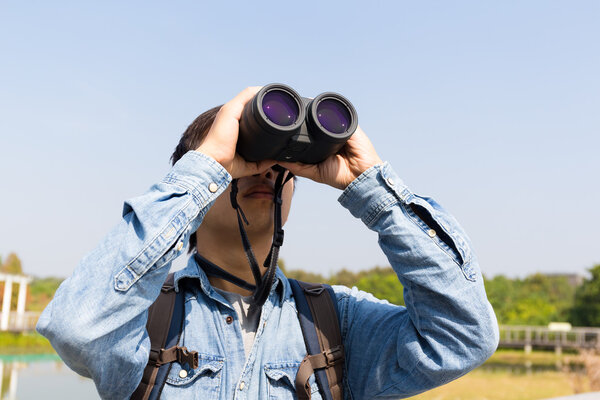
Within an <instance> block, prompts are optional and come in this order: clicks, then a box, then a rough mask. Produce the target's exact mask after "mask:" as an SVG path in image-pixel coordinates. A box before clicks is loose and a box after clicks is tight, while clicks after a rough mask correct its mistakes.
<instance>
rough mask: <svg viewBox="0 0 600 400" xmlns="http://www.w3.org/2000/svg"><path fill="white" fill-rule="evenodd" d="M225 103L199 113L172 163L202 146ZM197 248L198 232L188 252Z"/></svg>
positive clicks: (185, 133) (184, 136)
mask: <svg viewBox="0 0 600 400" xmlns="http://www.w3.org/2000/svg"><path fill="white" fill-rule="evenodd" d="M222 106H223V105H222V104H221V105H220V106H216V107H213V108H211V109H210V110H208V111H205V112H203V113H202V114H200V115H198V117H197V118H196V119H195V120H194V122H192V123H191V124H190V126H188V127H187V129H186V130H185V132H183V135H181V139H179V143H178V144H177V147H175V151H174V152H173V154H172V155H171V165H175V163H176V162H177V161H179V159H180V158H181V157H183V156H184V155H185V153H187V152H188V151H190V150H195V149H197V148H198V147H199V146H200V143H202V141H203V140H204V138H205V137H206V135H207V134H208V131H209V130H210V127H211V126H212V124H213V122H214V120H215V117H216V116H217V113H218V112H219V110H220V109H221V107H222ZM195 249H196V232H194V233H192V235H191V236H190V245H189V246H188V253H191V252H192V251H194V250H195Z"/></svg>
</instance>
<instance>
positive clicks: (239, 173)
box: [196, 86, 276, 179]
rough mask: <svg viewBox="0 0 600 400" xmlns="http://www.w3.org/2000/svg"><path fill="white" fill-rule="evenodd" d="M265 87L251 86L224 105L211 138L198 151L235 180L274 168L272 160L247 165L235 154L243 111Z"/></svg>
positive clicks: (212, 130) (215, 122)
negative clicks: (215, 162) (212, 159)
mask: <svg viewBox="0 0 600 400" xmlns="http://www.w3.org/2000/svg"><path fill="white" fill-rule="evenodd" d="M261 88H262V86H250V87H247V88H246V89H244V90H243V91H241V92H240V93H239V94H238V95H237V96H235V97H234V98H233V99H232V100H230V101H228V102H227V103H225V104H224V105H223V106H222V107H221V109H220V110H219V112H218V113H217V115H216V117H215V120H214V122H213V124H212V126H211V128H210V130H209V131H208V134H207V135H206V137H205V138H204V140H203V141H202V143H201V144H200V146H199V147H198V148H197V149H196V151H199V152H201V153H203V154H206V155H207V156H210V157H212V158H214V159H215V160H216V161H217V162H219V163H220V164H221V165H222V166H223V167H224V168H225V169H226V170H227V172H229V174H230V175H231V177H232V178H233V179H236V178H241V177H244V176H249V175H255V174H260V173H263V172H264V171H266V170H267V169H269V168H270V167H271V166H273V165H275V164H276V162H275V161H273V160H262V161H257V162H247V161H246V160H244V159H243V158H242V156H240V155H239V154H237V153H236V152H235V148H236V145H237V139H238V134H239V128H240V118H241V115H242V110H243V109H244V106H245V105H246V103H247V102H248V101H250V100H251V99H252V97H254V95H255V94H256V93H258V91H259V90H260V89H261Z"/></svg>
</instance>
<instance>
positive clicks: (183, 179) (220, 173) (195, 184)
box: [162, 150, 232, 208]
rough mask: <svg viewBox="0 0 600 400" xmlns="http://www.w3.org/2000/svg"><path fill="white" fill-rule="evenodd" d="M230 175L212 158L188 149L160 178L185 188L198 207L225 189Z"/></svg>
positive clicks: (229, 181) (229, 180)
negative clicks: (165, 174) (162, 177)
mask: <svg viewBox="0 0 600 400" xmlns="http://www.w3.org/2000/svg"><path fill="white" fill-rule="evenodd" d="M231 180H232V178H231V175H230V174H229V172H227V170H226V169H225V168H224V167H223V166H222V165H221V164H219V162H217V161H216V160H215V159H214V158H212V157H210V156H207V155H206V154H204V153H200V152H199V151H195V150H190V151H188V152H187V153H185V154H184V155H183V157H181V158H180V159H179V160H178V161H177V162H176V163H175V165H174V166H173V168H171V171H169V173H168V174H167V176H165V178H164V179H163V180H162V181H163V182H164V183H172V184H175V185H178V186H180V187H182V188H184V189H186V190H187V191H188V192H189V193H190V194H191V195H192V197H193V198H194V201H195V202H196V204H198V206H199V207H200V208H202V207H204V206H205V205H206V204H207V203H209V202H211V201H213V200H214V199H215V198H217V197H218V196H219V195H220V194H221V193H222V192H224V191H225V189H227V186H229V184H230V183H231Z"/></svg>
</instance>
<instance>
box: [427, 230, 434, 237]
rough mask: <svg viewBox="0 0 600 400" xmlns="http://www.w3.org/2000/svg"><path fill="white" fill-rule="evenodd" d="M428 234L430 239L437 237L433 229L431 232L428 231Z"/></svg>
mask: <svg viewBox="0 0 600 400" xmlns="http://www.w3.org/2000/svg"><path fill="white" fill-rule="evenodd" d="M427 234H428V235H429V237H431V238H432V237H435V230H433V229H430V230H428V231H427Z"/></svg>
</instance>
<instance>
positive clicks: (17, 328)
mask: <svg viewBox="0 0 600 400" xmlns="http://www.w3.org/2000/svg"><path fill="white" fill-rule="evenodd" d="M40 314H41V312H37V311H25V312H23V313H19V312H17V311H11V312H9V313H8V325H7V329H5V330H6V331H13V332H23V331H33V330H35V324H37V320H38V318H39V317H40ZM2 317H3V315H2V313H1V312H0V318H2Z"/></svg>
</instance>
